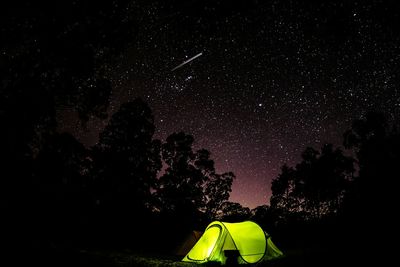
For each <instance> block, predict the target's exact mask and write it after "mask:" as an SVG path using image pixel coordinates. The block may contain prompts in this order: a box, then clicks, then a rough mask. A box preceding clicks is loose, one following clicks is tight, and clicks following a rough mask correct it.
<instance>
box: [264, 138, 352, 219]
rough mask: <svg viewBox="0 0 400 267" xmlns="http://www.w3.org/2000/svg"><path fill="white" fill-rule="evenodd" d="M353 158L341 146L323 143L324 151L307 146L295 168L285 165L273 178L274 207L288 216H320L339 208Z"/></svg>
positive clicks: (349, 175) (272, 200)
mask: <svg viewBox="0 0 400 267" xmlns="http://www.w3.org/2000/svg"><path fill="white" fill-rule="evenodd" d="M353 172H354V167H353V160H352V159H351V158H350V157H346V156H344V155H343V152H342V151H341V150H340V149H338V148H337V149H335V150H333V147H332V145H329V144H327V145H324V146H323V147H322V149H321V152H318V151H316V150H315V149H313V148H307V149H306V150H305V151H304V152H303V154H302V161H301V162H300V163H299V164H297V165H296V168H295V169H294V168H291V167H288V166H283V167H282V172H281V174H280V175H279V176H278V177H277V178H276V179H274V180H273V181H272V185H271V189H272V196H271V207H272V208H273V209H275V210H278V211H280V214H281V218H282V219H284V220H285V218H288V216H293V215H294V214H295V213H297V214H298V215H301V216H305V217H304V219H306V218H307V219H317V220H318V219H321V218H322V217H324V216H327V215H330V214H335V213H337V212H338V211H339V209H340V207H341V204H342V201H343V197H344V194H345V190H346V189H347V188H348V183H349V182H350V181H351V179H352V177H353Z"/></svg>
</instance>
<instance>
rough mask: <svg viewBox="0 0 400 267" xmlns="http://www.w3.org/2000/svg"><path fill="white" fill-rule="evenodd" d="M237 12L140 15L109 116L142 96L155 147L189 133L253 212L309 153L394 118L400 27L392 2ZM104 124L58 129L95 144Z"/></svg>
mask: <svg viewBox="0 0 400 267" xmlns="http://www.w3.org/2000/svg"><path fill="white" fill-rule="evenodd" d="M175 2H179V1H175ZM237 2H238V4H232V2H230V1H185V2H184V3H183V4H179V5H178V4H175V5H174V4H170V5H169V4H166V3H157V4H155V3H148V4H141V5H138V7H137V9H136V13H135V14H134V15H135V16H136V19H137V21H138V24H139V25H140V27H139V30H138V34H137V36H135V40H134V41H133V42H132V44H131V45H130V47H129V48H128V49H127V51H126V52H125V53H123V55H122V56H121V58H119V59H116V62H117V63H116V64H115V66H112V67H111V68H110V73H109V76H110V78H111V79H112V81H113V88H114V91H113V94H112V97H111V104H110V109H109V114H112V113H113V112H115V111H116V110H118V107H119V105H120V104H121V103H123V102H126V101H129V100H133V99H134V98H136V97H141V98H142V99H143V100H145V101H146V102H148V103H149V105H150V107H151V108H152V110H153V113H154V116H155V125H156V135H155V137H156V138H160V139H165V138H166V137H167V136H168V135H169V134H171V133H173V132H178V131H184V132H186V133H189V134H192V135H193V136H194V139H195V146H196V148H206V149H208V150H210V151H211V155H212V158H213V159H214V160H215V163H216V167H217V171H218V172H220V173H221V172H225V171H233V172H234V173H235V174H236V177H237V179H236V180H235V181H234V184H233V188H232V189H233V191H232V193H231V198H230V200H231V201H235V202H239V203H241V204H242V205H244V206H248V207H250V208H254V207H256V206H258V205H263V204H268V203H269V197H270V195H271V192H270V183H271V180H272V179H273V178H275V177H276V176H277V175H278V174H279V171H280V167H281V166H282V165H283V164H285V163H287V164H289V165H294V164H295V163H297V162H298V161H299V160H300V155H301V152H302V151H303V150H304V149H305V148H306V147H307V146H313V147H315V148H320V147H321V146H322V145H323V144H324V143H326V142H330V143H333V144H335V145H341V142H342V134H343V132H344V131H345V130H346V129H348V128H349V127H350V125H351V122H352V120H354V119H357V118H360V116H362V115H363V114H365V112H367V111H369V110H372V109H373V110H378V111H383V112H385V113H386V114H387V115H388V116H389V118H390V119H396V118H398V115H399V114H400V112H399V111H400V92H399V90H398V85H399V75H400V73H399V69H400V68H399V67H400V66H399V65H400V42H399V41H400V34H399V33H400V31H399V29H398V26H397V25H400V18H399V13H398V12H395V11H394V10H395V7H394V6H393V5H395V4H394V2H393V3H392V2H390V1H389V2H386V3H384V1H374V2H373V3H371V4H370V3H367V2H366V1H354V2H353V1H323V3H320V2H319V1H309V2H308V1H307V2H306V3H299V2H300V1H255V0H254V1H244V2H246V4H243V3H244V2H243V1H237ZM235 3H236V2H235ZM199 53H202V55H201V56H199V57H198V58H196V59H194V60H193V61H191V62H189V63H188V64H186V65H184V66H182V67H181V68H179V69H177V70H175V71H171V69H173V68H174V67H176V66H178V65H179V64H181V63H182V62H184V61H185V60H188V59H189V58H191V57H193V56H195V55H197V54H199ZM105 123H106V122H101V121H99V120H96V119H93V120H91V121H89V123H88V126H87V128H86V129H83V128H81V127H80V126H79V123H78V122H77V121H76V122H75V121H73V122H69V123H65V124H63V125H61V128H62V129H64V130H67V131H70V132H73V133H74V134H75V135H76V136H77V137H78V138H79V139H80V140H81V141H82V142H83V143H85V144H86V145H92V144H94V143H95V142H96V141H97V135H98V133H99V132H100V131H101V129H102V128H103V127H104V125H105Z"/></svg>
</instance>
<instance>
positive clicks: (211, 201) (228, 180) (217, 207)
mask: <svg viewBox="0 0 400 267" xmlns="http://www.w3.org/2000/svg"><path fill="white" fill-rule="evenodd" d="M234 179H235V175H234V174H233V173H232V172H226V173H223V174H216V173H214V174H213V175H212V176H210V177H209V180H208V181H207V182H206V183H205V185H204V186H203V188H204V195H205V212H206V215H207V218H209V220H214V219H216V218H217V216H218V214H219V213H220V212H221V211H222V210H221V209H222V207H223V204H224V203H226V202H227V201H228V199H229V196H230V192H231V191H232V189H231V187H232V183H233V180H234Z"/></svg>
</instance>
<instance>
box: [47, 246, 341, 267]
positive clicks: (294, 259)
mask: <svg viewBox="0 0 400 267" xmlns="http://www.w3.org/2000/svg"><path fill="white" fill-rule="evenodd" d="M59 256H61V257H63V258H64V260H63V265H62V266H75V267H76V266H78V267H83V266H85V267H92V266H93V267H136V266H137V267H192V266H198V265H197V264H193V263H186V262H181V261H180V258H176V257H171V256H168V255H149V254H147V255H144V254H142V255H138V254H137V253H134V252H132V251H129V250H124V251H85V250H81V251H76V252H74V253H72V255H65V254H64V255H59ZM65 259H68V260H65ZM340 265H341V264H340V262H339V259H338V258H337V257H332V256H331V255H330V253H328V251H324V250H321V249H317V248H312V249H302V250H289V251H286V252H285V257H283V258H281V259H278V260H274V261H269V262H261V263H257V264H253V265H251V266H259V267H262V266H268V267H295V266H296V267H301V266H307V267H313V266H340ZM54 266H59V265H58V264H56V265H54ZM202 266H205V267H208V266H218V265H217V264H213V263H208V264H204V265H202Z"/></svg>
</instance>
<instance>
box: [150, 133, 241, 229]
mask: <svg viewBox="0 0 400 267" xmlns="http://www.w3.org/2000/svg"><path fill="white" fill-rule="evenodd" d="M193 142H194V139H193V137H192V136H191V135H187V134H185V133H183V132H180V133H174V134H171V135H170V136H169V137H168V138H167V140H166V143H165V144H163V146H162V154H163V160H164V161H165V163H166V165H167V168H166V169H165V173H164V175H162V176H161V177H160V180H159V181H160V187H159V190H158V192H157V194H158V197H159V200H160V205H159V206H160V209H161V210H162V211H163V212H166V213H169V214H174V217H175V218H176V217H182V216H183V217H184V218H186V220H190V221H196V220H197V221H198V220H200V217H203V218H204V217H205V218H204V220H206V221H208V220H211V219H212V218H215V216H216V214H217V212H218V210H219V209H220V208H221V205H222V203H224V202H225V201H227V200H228V198H229V193H230V192H231V186H232V182H233V179H234V178H235V176H234V174H233V173H232V172H227V173H223V174H218V173H216V171H215V167H214V161H213V160H211V158H210V152H209V151H207V150H206V149H200V150H197V151H196V152H194V151H193V148H192V146H193ZM193 223H194V222H193Z"/></svg>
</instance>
